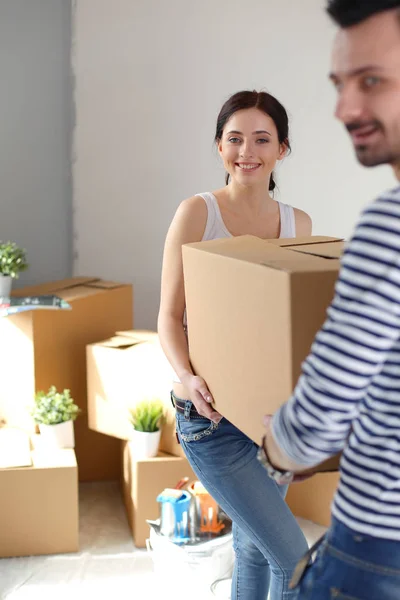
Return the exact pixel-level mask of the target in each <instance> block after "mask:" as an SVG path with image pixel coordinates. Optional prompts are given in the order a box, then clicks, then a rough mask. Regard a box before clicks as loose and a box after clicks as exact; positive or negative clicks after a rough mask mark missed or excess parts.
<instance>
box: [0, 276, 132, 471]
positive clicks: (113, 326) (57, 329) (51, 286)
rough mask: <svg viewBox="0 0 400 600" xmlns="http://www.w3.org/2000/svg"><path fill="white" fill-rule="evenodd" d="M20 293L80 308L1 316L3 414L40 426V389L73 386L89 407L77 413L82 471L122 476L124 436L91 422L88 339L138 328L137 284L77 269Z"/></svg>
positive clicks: (20, 422) (12, 420) (0, 403)
mask: <svg viewBox="0 0 400 600" xmlns="http://www.w3.org/2000/svg"><path fill="white" fill-rule="evenodd" d="M14 294H15V295H17V296H30V295H41V294H55V295H57V296H59V297H61V298H63V299H64V300H66V301H67V302H69V303H70V304H71V306H72V310H32V311H27V312H24V313H21V314H17V315H13V316H10V317H6V318H2V319H0V339H1V341H2V343H1V345H0V362H1V365H2V374H1V382H0V420H1V418H3V419H4V420H5V421H6V423H7V425H8V426H15V427H20V428H22V429H26V430H28V431H34V423H33V421H32V419H31V417H30V415H29V412H28V410H27V407H28V406H29V405H31V404H32V401H33V396H34V393H35V391H37V390H40V389H43V390H47V389H48V388H49V387H50V385H55V386H56V387H57V388H59V389H63V388H69V389H70V390H71V394H72V396H73V398H74V400H75V401H76V403H77V404H78V405H79V406H80V408H81V409H82V414H81V415H80V416H79V417H78V419H77V420H76V421H75V441H76V455H77V460H78V464H79V477H80V479H81V480H84V481H86V480H98V479H119V477H120V470H121V464H120V463H121V461H120V452H121V448H120V442H119V441H118V440H115V439H112V438H110V437H108V436H104V435H101V434H99V433H95V432H93V431H91V430H90V429H89V428H88V422H87V419H88V416H87V393H86V345H87V344H89V343H91V342H95V341H97V340H99V339H104V338H106V337H108V336H110V335H112V334H113V333H114V332H115V331H116V330H118V329H131V328H132V326H133V292H132V286H131V285H126V284H120V283H112V282H107V281H103V280H101V279H96V278H93V277H92V278H90V277H74V278H71V279H66V280H62V281H56V282H53V283H45V284H42V285H38V286H33V287H28V288H23V289H20V290H16V291H15V292H14Z"/></svg>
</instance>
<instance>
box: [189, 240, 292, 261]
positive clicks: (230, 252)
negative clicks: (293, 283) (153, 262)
mask: <svg viewBox="0 0 400 600" xmlns="http://www.w3.org/2000/svg"><path fill="white" fill-rule="evenodd" d="M193 250H195V251H202V252H207V253H210V254H217V255H220V256H226V257H228V258H235V259H238V260H243V261H246V262H251V263H256V264H257V263H258V264H260V263H262V262H263V260H264V259H267V258H268V257H270V256H277V255H279V254H280V253H281V252H285V250H284V249H282V248H279V247H277V246H273V245H272V244H269V243H268V242H267V241H266V240H262V239H261V238H258V237H256V236H253V235H241V236H238V237H234V238H224V239H218V240H210V241H207V242H195V243H191V244H185V245H184V246H183V248H182V252H183V254H185V253H186V252H191V251H193Z"/></svg>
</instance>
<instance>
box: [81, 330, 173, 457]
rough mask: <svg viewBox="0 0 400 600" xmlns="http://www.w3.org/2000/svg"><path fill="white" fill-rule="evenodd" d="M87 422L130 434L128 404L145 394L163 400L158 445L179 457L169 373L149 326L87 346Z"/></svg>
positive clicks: (99, 429) (100, 429) (118, 434)
mask: <svg viewBox="0 0 400 600" xmlns="http://www.w3.org/2000/svg"><path fill="white" fill-rule="evenodd" d="M86 358H87V382H88V413H89V427H90V428H91V429H93V431H97V432H100V433H102V434H107V435H109V436H112V437H114V438H118V439H120V440H129V439H130V438H131V424H130V422H129V408H131V407H133V406H135V404H137V402H140V400H144V399H152V398H158V399H161V400H162V401H163V403H164V405H165V415H166V423H165V424H164V426H163V430H162V437H161V443H160V450H161V451H163V452H167V453H169V454H172V455H174V456H184V455H183V453H182V450H181V447H180V445H179V444H178V442H177V440H176V436H175V410H174V408H173V406H172V404H171V400H170V390H171V383H172V377H173V372H172V369H171V367H170V365H169V363H168V361H167V359H166V358H165V356H164V353H163V351H162V349H161V346H160V343H159V341H158V335H157V334H156V333H155V332H153V331H139V330H137V331H120V332H118V333H117V335H115V336H113V337H112V338H110V339H107V340H103V341H100V342H97V343H94V344H90V345H88V347H87V351H86Z"/></svg>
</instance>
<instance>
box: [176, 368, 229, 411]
mask: <svg viewBox="0 0 400 600" xmlns="http://www.w3.org/2000/svg"><path fill="white" fill-rule="evenodd" d="M181 382H182V384H183V385H184V386H185V388H186V389H187V391H188V393H189V400H191V401H192V402H193V404H194V405H195V407H196V410H197V412H198V413H199V415H201V416H202V417H206V419H210V421H213V422H214V423H219V422H220V420H221V419H222V415H220V413H219V412H217V411H216V410H214V409H213V407H212V402H213V397H212V396H211V392H210V390H209V389H208V387H207V384H206V382H205V381H204V379H203V378H202V377H199V376H198V375H193V374H192V373H188V374H187V375H185V376H184V377H183V378H181Z"/></svg>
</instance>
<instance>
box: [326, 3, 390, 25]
mask: <svg viewBox="0 0 400 600" xmlns="http://www.w3.org/2000/svg"><path fill="white" fill-rule="evenodd" d="M393 8H400V1H399V0H329V1H328V6H327V9H326V10H327V12H328V14H329V15H330V16H331V17H332V19H333V20H334V21H335V23H337V25H339V26H340V27H343V28H345V27H351V26H352V25H357V24H358V23H361V22H362V21H365V19H368V18H369V17H372V15H375V14H376V13H380V12H384V11H385V10H391V9H393Z"/></svg>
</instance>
